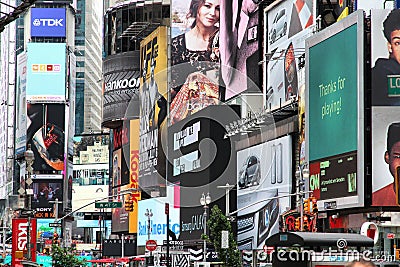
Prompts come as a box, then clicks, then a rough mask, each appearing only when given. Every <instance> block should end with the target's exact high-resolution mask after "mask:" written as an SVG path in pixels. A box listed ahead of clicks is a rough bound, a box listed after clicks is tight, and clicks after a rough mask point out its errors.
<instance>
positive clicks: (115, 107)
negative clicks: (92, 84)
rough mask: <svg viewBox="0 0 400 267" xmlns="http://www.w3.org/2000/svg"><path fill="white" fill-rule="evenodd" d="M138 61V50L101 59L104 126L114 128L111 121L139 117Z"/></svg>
mask: <svg viewBox="0 0 400 267" xmlns="http://www.w3.org/2000/svg"><path fill="white" fill-rule="evenodd" d="M139 62H140V58H139V51H133V52H126V53H122V54H118V55H112V56H109V57H107V59H105V60H104V61H103V72H104V88H103V125H104V126H110V128H115V125H114V124H115V122H113V121H118V120H121V119H124V118H127V117H129V118H138V117H139V87H140V80H139V77H140V74H139V69H140V66H139ZM128 108H129V111H128ZM129 118H128V119H129ZM111 126H112V127H111Z"/></svg>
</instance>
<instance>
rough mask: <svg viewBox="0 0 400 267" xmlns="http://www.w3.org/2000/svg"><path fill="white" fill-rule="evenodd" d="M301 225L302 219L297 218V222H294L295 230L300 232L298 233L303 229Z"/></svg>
mask: <svg viewBox="0 0 400 267" xmlns="http://www.w3.org/2000/svg"><path fill="white" fill-rule="evenodd" d="M300 223H301V222H300V217H298V218H296V220H295V221H294V229H295V230H298V231H299V230H300V227H301V226H300Z"/></svg>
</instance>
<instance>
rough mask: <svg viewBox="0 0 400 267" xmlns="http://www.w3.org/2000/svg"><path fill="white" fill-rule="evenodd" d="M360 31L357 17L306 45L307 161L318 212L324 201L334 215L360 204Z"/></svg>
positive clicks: (322, 33) (361, 67)
mask: <svg viewBox="0 0 400 267" xmlns="http://www.w3.org/2000/svg"><path fill="white" fill-rule="evenodd" d="M363 27H364V25H363V13H362V11H357V12H355V13H353V14H352V15H350V16H348V17H346V18H345V19H343V20H341V21H340V22H338V23H336V24H335V26H332V27H330V30H329V31H328V30H325V31H321V32H319V33H318V34H315V35H314V36H313V37H310V38H309V39H307V40H306V59H307V60H308V61H307V64H306V66H307V70H308V72H307V75H306V79H307V81H308V82H306V84H307V85H308V88H307V89H308V90H307V91H306V92H307V93H308V95H307V100H308V103H307V110H306V116H307V119H306V126H307V128H306V141H307V142H308V143H307V144H308V152H309V153H307V155H308V157H309V158H308V160H309V162H310V186H311V187H312V188H313V189H314V190H317V192H315V193H316V194H317V195H318V192H319V199H320V200H322V201H319V203H318V204H319V207H320V206H321V209H324V205H323V204H322V202H324V203H325V201H323V200H327V202H330V201H336V203H337V208H339V209H340V208H347V207H358V206H362V205H363V204H364V189H363V182H362V181H363V177H364V175H363V169H364V168H363V162H364V161H363V157H364V156H363V155H364V154H363V150H364V141H363V140H364V138H363V131H364V128H363V123H364V120H363V118H364V104H363V66H364V65H363V63H362V62H363V53H364V50H363V48H364V44H363V41H364V39H363V35H362V32H363ZM344 40H346V41H345V42H344ZM326 51H333V52H332V53H326ZM327 62H329V64H327ZM343 125H346V127H343ZM322 140H326V142H324V145H323V146H321V141H322ZM318 165H319V167H318ZM332 169H334V170H335V171H332ZM338 170H340V173H338ZM316 181H319V186H318V184H316V183H315V182H316ZM311 182H312V185H311Z"/></svg>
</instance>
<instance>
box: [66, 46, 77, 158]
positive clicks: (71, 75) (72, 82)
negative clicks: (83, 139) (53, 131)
mask: <svg viewBox="0 0 400 267" xmlns="http://www.w3.org/2000/svg"><path fill="white" fill-rule="evenodd" d="M75 92H76V56H75V55H74V53H70V54H69V68H68V92H67V94H68V95H69V97H68V100H69V105H68V107H69V110H68V113H67V112H66V114H68V115H69V116H68V118H69V119H68V120H67V122H68V142H67V144H68V149H67V151H68V155H73V153H74V136H75V116H74V115H72V114H75V105H76V101H75Z"/></svg>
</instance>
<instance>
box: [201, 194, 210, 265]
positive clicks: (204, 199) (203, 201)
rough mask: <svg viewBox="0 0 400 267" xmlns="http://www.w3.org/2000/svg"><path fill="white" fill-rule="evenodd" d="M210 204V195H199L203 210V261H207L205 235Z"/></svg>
mask: <svg viewBox="0 0 400 267" xmlns="http://www.w3.org/2000/svg"><path fill="white" fill-rule="evenodd" d="M210 203H211V196H210V193H207V196H205V195H204V193H203V194H202V195H201V198H200V204H201V205H202V206H203V208H204V214H203V231H204V241H203V261H204V262H205V261H207V241H206V239H205V236H206V235H207V209H208V205H209V204H210Z"/></svg>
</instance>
